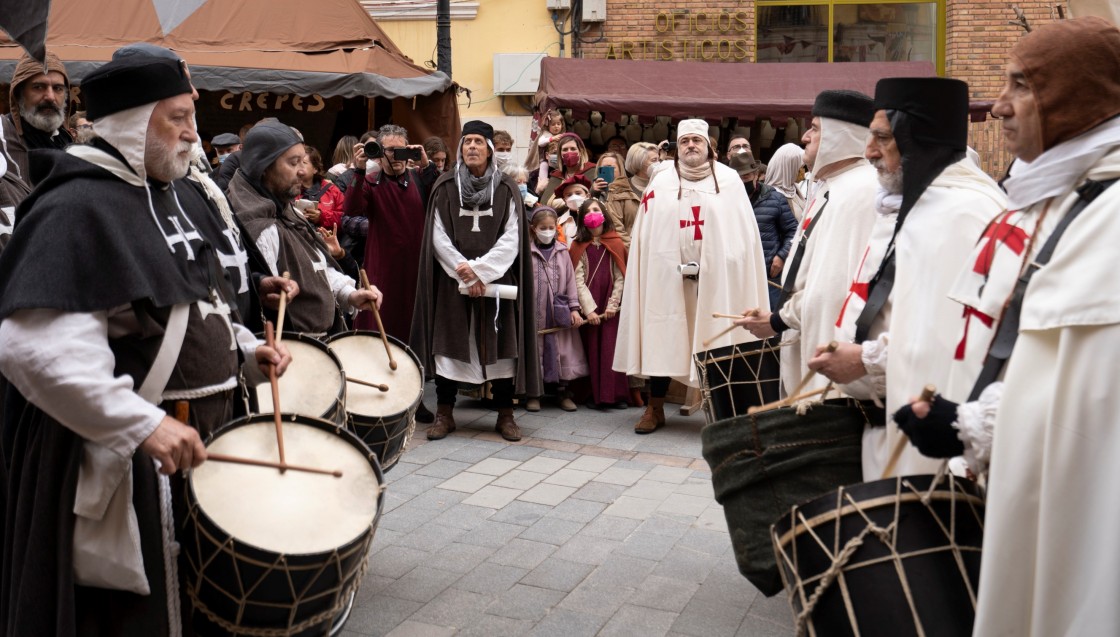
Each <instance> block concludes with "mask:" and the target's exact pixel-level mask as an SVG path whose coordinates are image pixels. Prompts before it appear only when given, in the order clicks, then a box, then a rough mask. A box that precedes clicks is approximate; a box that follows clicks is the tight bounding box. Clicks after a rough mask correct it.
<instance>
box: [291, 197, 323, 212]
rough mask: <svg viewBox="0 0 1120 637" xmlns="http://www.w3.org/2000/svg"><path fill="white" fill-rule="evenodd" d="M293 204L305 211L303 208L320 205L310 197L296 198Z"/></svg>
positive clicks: (297, 208) (309, 208)
mask: <svg viewBox="0 0 1120 637" xmlns="http://www.w3.org/2000/svg"><path fill="white" fill-rule="evenodd" d="M293 205H295V207H296V210H300V211H303V210H311V209H312V208H314V207H316V206H318V205H319V202H317V201H311V200H310V199H296V200H295V201H294V202H293Z"/></svg>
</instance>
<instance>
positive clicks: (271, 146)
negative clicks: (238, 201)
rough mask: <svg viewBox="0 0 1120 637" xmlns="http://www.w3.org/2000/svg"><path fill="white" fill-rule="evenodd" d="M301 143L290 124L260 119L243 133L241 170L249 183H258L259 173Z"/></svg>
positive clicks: (262, 173) (262, 172) (261, 173)
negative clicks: (246, 133) (245, 133)
mask: <svg viewBox="0 0 1120 637" xmlns="http://www.w3.org/2000/svg"><path fill="white" fill-rule="evenodd" d="M302 143H303V141H302V140H300V138H299V137H298V136H297V135H296V133H295V131H293V130H292V127H291V126H288V125H287V124H281V123H280V122H278V121H276V120H275V119H273V120H271V121H267V120H262V121H260V122H258V123H257V125H256V126H254V127H253V128H252V129H250V130H249V134H248V135H245V144H244V145H243V146H242V147H241V170H242V171H244V173H245V177H246V178H247V179H248V180H249V183H252V184H259V183H260V180H261V175H264V171H265V170H266V169H267V168H268V167H269V166H271V165H272V163H273V162H274V161H276V160H277V159H278V158H279V157H280V155H283V154H284V153H286V152H288V149H289V148H291V147H292V146H295V145H296V144H302Z"/></svg>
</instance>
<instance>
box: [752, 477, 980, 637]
mask: <svg viewBox="0 0 1120 637" xmlns="http://www.w3.org/2000/svg"><path fill="white" fill-rule="evenodd" d="M771 535H772V538H773V543H774V551H775V553H776V554H777V558H778V568H779V570H780V572H781V574H782V580H783V582H784V583H785V587H786V591H787V592H788V593H789V598H790V604H791V605H792V606H793V613H794V616H795V621H796V625H797V629H798V634H808V635H811V636H817V637H825V636H832V635H842V636H848V635H862V636H863V637H876V636H880V635H881V636H883V637H887V636H889V637H899V636H907V635H921V636H923V637H941V636H944V637H955V636H957V635H971V634H972V624H973V620H974V619H975V615H976V591H977V586H978V585H979V579H980V550H981V541H982V540H983V536H984V500H983V498H982V497H981V495H980V492H979V490H978V489H977V487H976V485H975V484H973V483H972V482H970V481H968V480H962V479H960V478H955V477H953V476H952V475H938V476H933V475H918V476H907V477H900V478H888V479H886V480H877V481H875V482H865V483H862V484H856V485H852V486H849V487H841V488H839V489H835V490H833V491H831V492H829V493H827V494H825V495H822V496H820V497H818V498H817V499H815V500H812V501H810V502H807V503H805V504H801V505H798V506H795V507H793V509H792V510H791V511H790V512H789V513H788V514H787V515H785V516H784V517H782V518H781V519H780V520H778V522H777V523H776V524H775V525H774V526H773V528H772V530H771Z"/></svg>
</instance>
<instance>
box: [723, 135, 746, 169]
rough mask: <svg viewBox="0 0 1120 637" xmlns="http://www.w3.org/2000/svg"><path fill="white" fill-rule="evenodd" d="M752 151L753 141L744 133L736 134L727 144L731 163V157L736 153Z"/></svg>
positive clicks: (728, 160)
mask: <svg viewBox="0 0 1120 637" xmlns="http://www.w3.org/2000/svg"><path fill="white" fill-rule="evenodd" d="M750 152H751V143H750V141H748V140H747V138H746V137H743V136H742V135H734V136H732V137H731V141H730V142H729V143H728V144H727V157H726V159H727V162H728V163H729V164H730V163H731V158H732V157H734V156H736V155H741V154H743V153H750Z"/></svg>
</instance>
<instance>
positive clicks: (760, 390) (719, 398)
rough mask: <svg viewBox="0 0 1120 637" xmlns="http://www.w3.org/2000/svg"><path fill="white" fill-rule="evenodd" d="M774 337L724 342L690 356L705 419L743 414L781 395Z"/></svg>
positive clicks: (719, 418)
mask: <svg viewBox="0 0 1120 637" xmlns="http://www.w3.org/2000/svg"><path fill="white" fill-rule="evenodd" d="M777 347H778V339H777V338H773V339H769V340H765V341H752V342H749V343H739V344H738V345H728V346H726V347H719V348H716V349H713V350H708V351H705V352H701V353H699V354H697V355H696V356H695V358H694V361H695V363H696V367H697V370H698V371H699V377H700V386H701V388H702V390H703V394H704V409H705V413H706V415H707V417H708V422H715V421H717V420H725V419H727V418H734V417H735V416H743V415H746V413H747V409H748V408H750V407H756V406H759V405H765V404H767V403H771V402H774V401H776V400H779V399H780V398H781V387H782V380H781V366H780V363H779V359H778V350H777Z"/></svg>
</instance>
